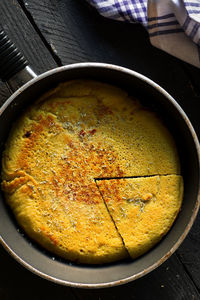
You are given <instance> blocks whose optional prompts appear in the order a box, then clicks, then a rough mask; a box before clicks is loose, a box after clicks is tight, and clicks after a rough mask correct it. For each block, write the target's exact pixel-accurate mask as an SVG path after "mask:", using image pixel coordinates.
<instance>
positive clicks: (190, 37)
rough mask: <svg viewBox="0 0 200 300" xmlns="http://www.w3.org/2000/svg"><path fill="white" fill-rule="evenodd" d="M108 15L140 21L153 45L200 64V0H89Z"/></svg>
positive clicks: (125, 19)
mask: <svg viewBox="0 0 200 300" xmlns="http://www.w3.org/2000/svg"><path fill="white" fill-rule="evenodd" d="M87 1H88V2H89V3H90V4H91V5H93V6H94V7H96V9H97V10H98V11H99V13H100V14H101V15H103V16H104V17H107V18H111V19H115V20H119V21H124V22H131V23H141V24H143V25H144V26H145V28H146V29H147V30H148V32H149V37H150V41H151V43H152V45H154V46H156V47H158V48H160V49H162V50H164V51H166V52H168V53H170V54H172V55H174V56H176V57H178V58H180V59H182V60H184V61H186V62H188V63H190V64H192V65H194V66H197V67H199V68H200V0H87Z"/></svg>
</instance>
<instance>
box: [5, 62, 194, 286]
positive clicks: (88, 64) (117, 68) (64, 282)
mask: <svg viewBox="0 0 200 300" xmlns="http://www.w3.org/2000/svg"><path fill="white" fill-rule="evenodd" d="M77 68H103V69H112V70H114V71H118V72H122V73H126V74H128V75H130V76H133V77H137V78H138V79H139V80H142V81H144V82H145V83H146V84H148V85H149V86H151V87H153V88H154V89H156V90H157V91H158V92H159V93H160V94H162V95H163V96H164V97H165V98H167V100H168V101H169V102H171V104H172V105H173V106H174V107H175V109H176V110H177V111H178V113H179V114H180V115H181V117H182V118H183V119H184V121H185V123H186V125H187V127H188V129H189V132H190V134H191V136H192V138H193V141H194V144H195V148H196V153H197V157H198V163H199V168H200V147H199V141H198V138H197V135H196V133H195V130H194V128H193V126H192V124H191V122H190V120H189V118H188V117H187V115H186V114H185V112H184V111H183V109H182V108H181V106H180V105H179V104H178V103H177V102H176V100H175V99H174V98H173V97H172V96H171V95H170V94H169V93H168V92H166V91H165V90H164V89H163V88H162V87H161V86H159V85H158V84H157V83H155V82H154V81H153V80H151V79H149V78H148V77H146V76H144V75H142V74H140V73H138V72H136V71H133V70H130V69H128V68H124V67H121V66H117V65H113V64H105V63H92V62H85V63H75V64H70V65H67V66H62V67H58V68H55V69H52V70H49V71H47V72H45V73H43V74H41V75H38V77H36V78H34V79H32V80H30V81H29V82H27V83H26V84H25V85H23V86H22V87H20V88H19V89H18V90H17V91H16V92H15V93H14V94H13V95H11V96H10V97H9V98H8V100H7V101H6V102H5V103H4V104H3V106H2V107H1V109H0V117H1V115H2V114H3V112H4V111H5V110H6V108H7V107H8V106H9V105H10V104H11V103H12V101H13V100H14V99H15V98H16V97H17V95H18V94H21V93H22V92H23V91H25V90H26V89H28V88H29V87H30V86H32V84H34V83H35V82H37V81H40V80H41V79H43V78H46V77H48V76H51V75H52V74H54V73H57V72H63V71H67V70H72V69H77ZM198 191H200V181H199V184H198ZM199 207H200V193H198V197H197V200H196V202H195V206H194V209H193V213H192V216H191V218H190V220H189V222H188V224H187V226H186V228H185V230H184V232H183V233H182V234H181V236H180V237H179V239H178V240H177V241H176V243H175V244H174V245H173V247H172V248H171V249H170V250H169V251H168V252H167V253H166V254H164V255H163V256H162V257H161V258H160V259H159V261H157V262H155V263H154V264H152V265H151V266H149V267H147V268H146V269H145V270H143V271H140V272H139V273H137V274H134V275H132V276H129V277H127V278H124V279H121V280H114V281H110V282H106V283H74V282H70V281H67V280H62V279H58V278H55V277H54V276H51V275H47V274H45V273H44V272H41V271H40V270H39V269H37V268H35V267H33V266H32V265H30V264H29V263H27V262H26V261H24V260H23V259H22V258H21V257H20V256H18V255H17V254H16V253H15V252H14V251H13V250H12V249H11V248H10V247H9V246H8V245H7V243H6V242H5V241H4V239H3V238H2V237H1V236H0V242H1V244H2V245H3V246H4V248H5V249H6V250H7V251H8V252H9V254H11V256H12V257H14V258H15V259H16V260H17V261H18V262H19V263H20V264H21V265H23V266H24V267H25V268H26V269H28V270H30V271H31V272H32V273H34V274H37V275H39V276H40V277H42V278H45V279H48V280H50V281H53V282H54V283H59V284H61V285H65V286H70V287H77V288H93V289H95V288H108V287H114V286H117V285H121V284H125V283H128V282H130V281H133V280H136V279H138V278H140V277H142V276H144V275H146V274H148V273H149V272H151V271H153V270H154V269H156V268H157V267H159V266H160V265H161V264H162V263H164V262H165V261H166V260H167V259H168V258H169V257H170V256H171V255H172V254H173V253H174V252H175V251H176V249H177V248H178V247H179V246H180V244H181V243H182V242H183V240H184V239H185V237H186V236H187V234H188V233H189V231H190V229H191V227H192V225H193V223H194V221H195V219H196V216H197V213H198V210H199Z"/></svg>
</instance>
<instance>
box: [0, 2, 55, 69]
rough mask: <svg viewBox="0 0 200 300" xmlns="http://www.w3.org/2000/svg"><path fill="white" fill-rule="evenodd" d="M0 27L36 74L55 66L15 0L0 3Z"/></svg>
mask: <svg viewBox="0 0 200 300" xmlns="http://www.w3.org/2000/svg"><path fill="white" fill-rule="evenodd" d="M0 25H1V26H2V27H3V29H4V30H5V32H6V33H7V34H8V36H9V38H10V39H11V40H12V41H13V42H14V43H15V44H16V46H17V47H18V48H19V49H22V52H23V54H24V56H25V57H26V58H27V59H28V61H29V62H30V66H31V67H32V68H33V69H34V71H35V72H36V73H38V74H40V73H42V72H45V71H47V70H48V69H52V68H55V67H56V66H57V64H56V63H55V61H54V59H53V58H52V55H51V54H50V53H49V51H48V50H47V48H46V47H45V45H44V44H43V42H42V41H41V38H40V37H39V35H38V34H37V33H36V31H35V29H34V28H33V26H32V25H31V23H30V22H29V20H28V18H27V17H26V15H25V14H24V12H23V10H22V9H21V7H20V5H19V4H18V2H17V1H16V0H1V1H0Z"/></svg>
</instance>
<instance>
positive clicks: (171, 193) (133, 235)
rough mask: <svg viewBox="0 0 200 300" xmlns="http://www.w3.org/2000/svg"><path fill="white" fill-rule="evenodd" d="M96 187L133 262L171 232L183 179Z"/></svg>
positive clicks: (99, 182)
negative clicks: (133, 259)
mask: <svg viewBox="0 0 200 300" xmlns="http://www.w3.org/2000/svg"><path fill="white" fill-rule="evenodd" d="M96 183H97V186H98V187H99V190H100V193H101V195H102V197H103V199H104V201H105V204H106V206H107V208H108V211H109V213H110V215H111V217H112V219H113V221H114V223H115V226H116V228H117V229H118V231H119V234H120V235H121V237H122V239H123V241H124V244H125V247H126V248H127V250H128V252H129V254H130V256H131V257H132V258H136V257H138V256H140V255H142V254H143V253H145V252H146V251H148V250H149V249H150V248H152V247H153V246H154V245H155V244H156V243H157V242H158V241H159V240H160V239H161V238H162V237H163V236H164V235H165V234H166V233H167V232H168V230H169V229H170V228H171V226H172V224H173V222H174V220H175V218H176V216H177V214H178V212H179V210H180V206H181V202H182V197H183V179H182V177H181V176H178V175H166V176H152V177H138V178H130V179H109V180H97V181H96Z"/></svg>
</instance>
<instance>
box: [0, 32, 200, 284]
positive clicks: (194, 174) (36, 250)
mask: <svg viewBox="0 0 200 300" xmlns="http://www.w3.org/2000/svg"><path fill="white" fill-rule="evenodd" d="M2 36H4V33H2V32H0V64H1V62H2V59H1V58H2V57H3V59H4V63H5V62H6V63H7V65H8V66H7V68H4V69H6V70H8V67H9V68H10V69H9V70H10V71H9V72H7V73H6V76H4V74H1V76H2V77H3V78H4V80H6V81H7V82H8V83H9V85H10V87H11V88H12V89H16V86H20V85H21V84H22V83H25V82H26V81H27V80H28V79H30V78H33V77H35V78H33V79H31V80H30V81H28V82H27V83H25V84H24V85H23V86H22V87H20V88H19V89H18V90H17V91H16V92H15V93H14V94H13V95H12V96H11V97H10V98H9V99H8V100H7V101H6V103H5V104H4V105H3V106H2V107H1V109H0V128H1V130H0V151H1V153H2V151H3V149H4V143H5V141H6V139H7V136H8V133H9V130H10V127H11V125H12V124H13V122H14V120H15V119H16V118H17V116H18V115H19V114H20V113H21V112H22V111H23V110H24V109H25V107H26V106H27V105H30V104H31V103H32V102H33V101H34V100H36V99H37V98H38V97H39V96H40V95H41V94H43V93H44V92H46V91H48V90H49V89H51V88H53V87H55V86H56V85H58V84H59V83H60V82H63V81H67V80H72V79H80V78H89V79H95V80H99V81H103V82H107V83H110V84H114V85H116V86H118V87H121V88H123V89H126V90H127V91H128V92H129V93H130V94H131V95H133V96H135V97H137V98H138V99H139V100H140V101H141V102H142V103H143V104H144V105H146V106H148V107H150V108H151V109H153V110H154V111H156V112H157V114H159V116H160V118H161V119H162V120H163V122H164V123H165V124H166V126H167V127H168V128H169V130H170V132H171V134H172V135H173V136H174V139H175V141H176V144H177V147H178V151H179V156H180V161H181V174H182V175H183V178H184V199H183V204H182V208H181V211H180V213H179V215H178V217H177V219H176V221H175V223H174V225H173V226H172V228H171V230H170V231H169V233H168V234H167V235H166V236H165V237H164V238H163V239H162V241H161V242H160V243H158V244H157V245H156V246H155V247H154V248H153V249H151V250H150V251H149V252H147V253H146V254H145V255H143V256H141V257H139V258H138V259H136V260H134V261H132V260H126V261H121V262H116V263H113V264H107V265H101V266H89V265H78V264H75V263H70V262H69V261H67V260H63V259H60V258H59V257H56V256H54V255H53V254H51V253H49V252H47V251H45V250H43V249H42V248H40V247H39V246H37V245H36V244H35V243H34V242H32V241H30V240H29V238H28V237H26V235H25V234H24V233H23V232H22V231H21V230H20V229H19V228H18V225H17V223H16V221H15V219H14V217H13V215H12V213H11V211H10V210H9V208H8V207H7V205H6V203H5V201H4V195H3V193H1V199H0V236H1V237H0V241H1V243H2V244H3V246H4V247H5V248H6V249H7V250H8V252H9V253H10V254H11V255H12V256H13V257H14V258H15V259H16V260H17V261H18V262H20V263H21V264H22V265H24V266H25V267H26V268H28V269H29V270H30V271H32V272H34V273H36V274H37V275H39V276H42V277H44V278H46V279H49V280H52V281H54V282H56V283H60V284H64V285H69V286H73V287H83V288H100V287H110V286H114V285H118V284H123V283H126V282H129V281H131V280H135V279H137V278H139V277H141V276H143V275H145V274H147V273H148V272H150V271H151V270H153V269H155V268H156V267H158V266H159V265H160V264H162V263H163V262H164V261H165V260H166V259H167V258H168V257H169V256H170V255H171V254H172V253H173V252H174V251H175V250H176V249H177V247H178V246H179V245H180V244H181V242H182V241H183V240H184V238H185V237H186V235H187V233H188V232H189V230H190V228H191V226H192V224H193V222H194V220H195V217H196V215H197V212H198V209H199V204H200V197H199V181H200V176H199V170H200V168H199V164H200V153H199V142H198V140H197V137H196V134H195V132H194V129H193V128H192V125H191V123H190V121H189V120H188V118H187V116H186V115H185V113H184V112H183V110H182V109H181V107H180V106H179V105H178V104H177V102H176V101H175V100H174V99H173V98H172V97H171V96H170V95H169V94H168V93H167V92H166V91H164V90H163V89H162V88H161V87H159V86H158V85H157V84H156V83H154V82H153V81H151V80H150V79H148V78H146V77H145V76H143V75H141V74H138V73H136V72H134V71H131V70H128V69H125V68H122V67H119V66H114V65H107V64H101V63H78V64H73V65H68V66H64V67H60V68H56V69H53V70H51V71H48V72H46V73H44V74H42V75H40V76H36V75H35V74H34V72H33V71H32V70H30V68H29V67H27V63H26V62H25V60H24V58H23V57H22V56H20V55H19V53H18V52H17V50H16V49H15V54H14V56H13V57H18V59H13V58H12V62H13V60H14V64H15V65H17V71H16V69H15V68H13V67H12V66H10V65H12V64H10V63H9V59H10V56H9V55H10V54H9V51H7V53H8V54H6V55H7V58H8V59H5V56H6V55H5V53H3V54H2V48H1V47H2V44H3V42H2V40H3V39H4V40H5V38H1V37H2ZM6 43H7V45H8V44H9V42H8V40H6ZM4 44H5V43H4ZM13 47H14V46H12V47H11V46H8V47H7V48H10V49H11V50H10V52H12V53H13V51H14V50H13V49H14V48H13ZM4 49H5V46H4ZM16 53H18V54H16ZM1 55H2V57H1ZM0 67H1V66H0ZM0 69H1V68H0Z"/></svg>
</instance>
